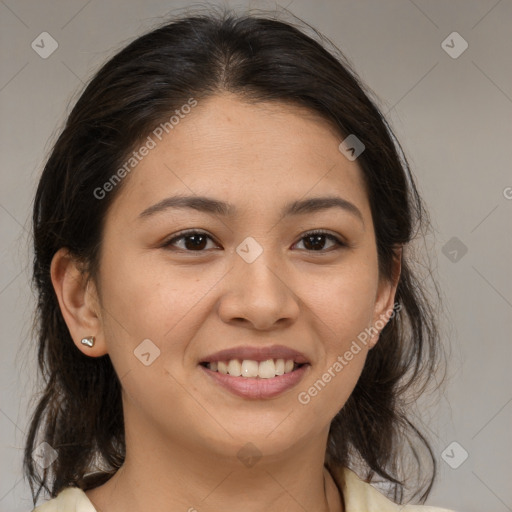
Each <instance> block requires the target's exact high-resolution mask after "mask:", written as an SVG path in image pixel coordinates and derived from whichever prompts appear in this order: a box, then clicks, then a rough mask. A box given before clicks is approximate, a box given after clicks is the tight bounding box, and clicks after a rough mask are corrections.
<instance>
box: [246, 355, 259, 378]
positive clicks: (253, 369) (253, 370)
mask: <svg viewBox="0 0 512 512" xmlns="http://www.w3.org/2000/svg"><path fill="white" fill-rule="evenodd" d="M258 369H259V363H258V361H251V360H249V359H244V360H243V361H242V377H257V376H258Z"/></svg>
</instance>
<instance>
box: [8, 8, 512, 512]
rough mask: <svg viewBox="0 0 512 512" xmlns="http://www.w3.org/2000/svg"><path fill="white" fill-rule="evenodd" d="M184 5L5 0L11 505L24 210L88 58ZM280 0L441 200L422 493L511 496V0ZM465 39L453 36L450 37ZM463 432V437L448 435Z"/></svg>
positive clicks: (29, 348)
mask: <svg viewBox="0 0 512 512" xmlns="http://www.w3.org/2000/svg"><path fill="white" fill-rule="evenodd" d="M184 5H188V4H187V3H185V2H175V1H163V0H152V1H147V2H142V1H136V0H130V1H125V2H114V1H113V0H110V1H106V2H100V1H98V0H90V1H84V0H71V1H66V2H64V1H56V0H48V1H44V2H41V1H36V0H22V1H14V0H3V1H0V16H1V21H0V34H1V36H0V37H1V44H0V53H1V64H2V66H1V69H2V71H1V77H0V103H1V108H2V116H1V126H0V130H1V137H0V140H1V153H0V154H1V155H2V163H1V167H0V175H1V185H2V186H1V188H0V239H1V252H0V263H1V265H0V326H1V327H0V329H1V331H0V332H1V338H0V340H1V341H0V343H1V349H2V358H1V362H0V386H1V400H0V433H1V445H0V510H1V511H14V512H16V511H28V510H30V509H31V502H30V499H29V497H30V494H29V491H28V485H27V484H26V482H25V481H24V480H23V478H22V475H21V450H22V446H23V442H24V436H25V433H26V430H27V415H28V412H27V411H28V408H29V407H30V405H31V404H30V402H29V400H30V397H31V396H32V394H33V392H34V391H37V386H36V379H35V349H34V345H33V341H32V340H33V337H32V334H31V330H30V329H31V322H32V311H33V304H34V302H33V301H34V299H33V296H32V294H31V288H30V283H29V280H30V264H31V255H30V238H29V231H30V224H29V221H30V213H31V203H32V198H33V194H34V191H35V186H36V183H37V178H38V175H39V173H40V171H41V168H42V164H43V161H44V158H45V156H46V155H47V153H48V151H49V150H50V147H51V143H52V142H53V141H54V140H55V136H56V134H57V133H58V131H59V129H60V127H61V125H62V123H63V121H64V119H65V115H66V113H67V112H69V104H70V101H74V100H76V98H77V97H78V94H79V92H80V90H81V88H82V84H83V83H84V82H86V81H87V80H88V78H89V77H90V76H91V73H92V72H93V71H94V70H95V69H97V67H98V66H99V65H100V64H102V63H103V62H104V61H105V60H106V59H107V58H108V57H109V56H111V55H112V54H113V53H114V52H115V51H116V50H118V49H120V48H121V47H122V46H123V45H124V44H125V43H127V42H128V41H130V40H132V39H133V38H134V37H135V36H137V35H139V34H141V33H143V32H145V31H147V30H148V29H150V28H151V27H153V26H154V24H155V23H158V22H160V21H161V17H162V16H165V15H166V14H168V13H169V12H171V11H172V10H174V9H175V8H177V7H183V6H184ZM225 5H229V6H242V7H244V8H247V7H252V8H257V9H273V8H274V7H275V6H276V4H275V3H274V2H250V3H247V2H246V3H243V2H239V3H236V4H235V3H234V2H233V3H231V2H228V3H226V4H225ZM277 5H282V6H287V7H288V8H289V9H290V10H291V11H292V12H293V13H294V14H296V15H297V16H299V17H300V18H302V19H304V20H305V21H306V22H308V23H310V24H312V25H313V26H315V27H317V28H318V29H319V30H320V31H321V32H322V33H324V34H325V35H326V36H327V37H329V38H330V39H331V40H332V41H333V42H334V43H335V44H336V45H337V46H339V47H340V48H341V50H342V51H343V52H344V53H345V54H346V56H347V57H348V58H349V59H350V61H351V62H352V63H353V65H354V67H355V69H356V71H357V72H358V73H359V74H360V75H361V77H362V78H363V80H364V81H365V82H366V83H367V84H368V85H369V86H370V87H371V88H372V90H373V91H374V92H375V95H376V98H377V100H378V102H379V104H380V106H381V108H382V109H383V111H384V113H388V118H389V120H390V122H391V124H392V127H393V128H394V130H395V133H396V134H397V136H398V139H399V140H400V141H401V143H402V145H403V147H404V150H405V152H406V155H407V156H408V158H409V160H410V163H411V166H412V168H413V172H414V174H415V176H416V178H417V181H418V184H419V188H420V192H421V193H422V194H423V196H424V198H425V200H426V203H427V205H428V207H429V209H430V212H431V216H432V221H433V224H434V227H435V236H434V237H430V238H429V240H428V246H429V248H430V250H431V251H432V262H433V263H432V264H433V266H434V267H435V268H436V273H437V279H438V280H439V283H440V286H441V288H442V290H443V294H444V306H443V308H444V309H443V310H444V312H445V316H444V317H442V318H441V321H442V326H443V339H444V342H445V344H446V346H447V347H448V348H449V350H450V354H451V355H450V368H449V371H450V375H449V379H448V380H447V382H446V385H445V390H444V392H443V394H442V396H441V397H440V399H438V400H437V401H436V402H433V403H430V402H426V403H427V404H428V407H425V406H423V407H421V409H423V413H422V415H423V417H424V418H425V421H427V422H428V423H427V424H428V426H429V429H430V430H429V435H430V438H431V440H432V443H433V446H434V449H435V452H436V455H437V457H438V458H439V468H440V478H439V480H438V483H437V485H436V487H435V488H434V492H433V493H432V495H431V497H430V498H429V500H428V503H429V504H433V505H443V506H445V507H450V508H453V509H455V510H457V511H465V512H466V511H467V512H476V511H482V510H485V511H486V512H505V511H507V510H508V511H511V510H512V486H511V485H510V482H511V481H512V479H511V477H512V471H511V462H510V461H511V460H512V450H511V436H510V431H511V413H512V404H511V401H512V386H511V376H510V363H511V361H512V357H511V356H512V346H511V343H510V332H511V330H512V315H511V313H512V309H511V308H512V273H511V272H510V269H509V265H510V262H511V261H512V254H511V253H512V247H511V241H510V240H511V229H510V214H511V212H512V188H510V187H512V173H511V172H510V161H511V157H512V151H511V145H512V123H511V119H512V65H511V55H512V37H511V27H512V2H511V1H510V0H501V1H497V0H482V1H474V0H473V1H467V0H457V1H442V0H430V1H427V0H414V1H412V0H386V1H382V0H380V1H378V0H373V1H372V0H363V1H361V0H360V1H357V2H356V1H347V0H343V1H339V0H338V1H321V2H314V3H313V2H308V1H306V0H295V1H292V2H290V1H289V0H287V1H286V2H283V3H282V4H280V3H278V4H277ZM44 31H46V32H49V33H50V34H51V36H52V37H53V38H54V39H55V40H56V41H57V42H58V48H57V50H56V51H55V52H54V53H53V54H52V55H51V56H49V57H48V58H46V59H43V58H41V57H40V56H39V55H38V54H37V53H36V52H35V51H34V50H33V49H32V47H31V43H32V41H34V40H35V39H36V38H37V37H38V36H39V34H41V33H42V32H44ZM454 31H456V32H458V33H459V34H460V35H461V36H462V38H464V40H465V41H467V43H468V45H469V46H468V48H467V50H466V51H464V52H463V53H462V54H461V55H460V56H458V57H457V58H452V57H451V56H450V55H448V53H447V52H446V51H445V50H444V49H443V47H442V44H441V43H442V42H443V41H444V40H445V39H446V38H447V36H448V35H449V34H451V33H452V32H454ZM452 39H453V38H452ZM460 43H461V41H457V40H456V39H454V40H453V42H452V41H451V39H448V41H447V43H446V44H448V45H450V46H453V48H452V50H451V51H452V52H453V51H460V49H461V48H462V46H461V44H460ZM453 237H456V238H455V239H453ZM447 244H448V245H447ZM464 247H465V248H467V252H466V253H465V254H464ZM507 262H509V263H508V264H507ZM453 441H456V442H457V443H458V444H457V445H452V446H451V447H449V445H450V443H452V442H453ZM447 447H449V449H448V450H447V451H445V452H444V453H445V458H446V459H447V461H449V462H450V464H451V465H452V466H457V465H458V464H460V462H461V461H462V458H463V456H464V451H463V450H465V451H466V452H467V453H468V454H469V456H468V458H467V460H465V461H464V462H463V463H462V464H460V465H459V467H458V468H457V469H453V468H452V467H450V465H449V464H448V463H447V462H445V461H444V460H443V458H442V457H441V454H442V453H443V451H444V450H445V449H446V448H447Z"/></svg>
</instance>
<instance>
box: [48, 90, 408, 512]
mask: <svg viewBox="0 0 512 512" xmlns="http://www.w3.org/2000/svg"><path fill="white" fill-rule="evenodd" d="M341 140H342V138H341V137H340V135H339V134H338V133H336V132H335V131H334V129H333V128H332V127H331V126H330V125H329V124H328V123H327V122H326V121H325V120H323V119H322V118H320V117H318V116H316V115H315V114H313V113H311V112H309V111H307V110H304V109H301V108H298V107H296V106H290V105H285V104H276V103H274V104H270V103H265V104H264V103H258V104H248V103H245V102H243V101H242V100H240V99H239V98H238V97H237V96H235V95H233V94H230V93H223V94H219V95H217V96H214V97H211V98H209V99H207V100H204V101H201V102H199V104H198V105H197V106H196V107H195V108H194V109H193V110H192V112H191V113H190V114H188V115H187V116H186V117H185V118H184V119H182V120H181V121H180V122H179V124H178V125H176V126H175V128H174V129H173V131H172V132H170V133H169V134H168V135H166V136H165V137H164V138H163V140H162V141H161V142H158V144H157V146H156V147H155V148H154V149H152V150H151V151H150V152H149V154H148V155H147V156H146V157H144V159H143V160H142V161H141V162H140V163H139V164H138V165H137V167H136V168H135V169H134V170H133V171H132V173H131V174H130V175H129V176H127V177H126V178H125V180H124V182H123V185H122V186H123V188H122V189H121V191H120V193H119V195H118V196H117V197H116V199H115V200H114V202H113V204H112V207H111V208H110V209H109V212H108V214H107V218H106V224H105V230H104V233H103V245H102V252H101V258H100V271H99V276H98V279H97V282H96V284H95V283H93V282H92V281H90V282H88V283H87V282H86V280H85V278H84V277H83V276H82V275H81V274H80V273H79V271H78V269H77V266H76V264H75V262H74V261H73V259H72V258H71V257H70V256H69V254H68V252H67V251H66V250H65V249H61V250H60V251H59V252H57V253H56V255H55V257H54V259H53V262H52V268H51V275H52V281H53V284H54V287H55V291H56V293H57V296H58V300H59V304H60V307H61V310H62V313H63V316H64V318H65V321H66V323H67V325H68V327H69V330H70V333H71V335H72V337H73V340H74V342H75V344H76V347H77V348H78V350H81V351H82V352H83V353H85V354H87V355H89V356H91V357H99V356H102V355H104V354H109V356H110V358H111V360H112V362H113V365H114V367H115V370H116V373H117V375H118V376H119V378H120V380H121V385H122V389H123V393H122V400H123V408H124V415H125V428H126V446H127V457H126V461H125V464H124V465H123V467H122V468H121V469H120V470H119V471H118V472H117V474H116V475H115V476H114V477H113V478H111V479H110V480H109V481H108V482H107V483H106V484H104V485H102V486H100V487H98V488H95V489H93V490H90V491H87V493H86V494H87V496H88V498H89V499H90V500H91V501H92V503H93V504H94V506H95V507H96V508H97V510H98V511H102V512H117V511H124V512H127V511H142V510H154V511H162V512H163V511H166V512H168V511H169V510H170V511H174V510H176V511H178V510H179V511H185V510H190V511H191V512H192V510H194V508H195V509H196V510H198V511H201V512H203V511H205V512H206V511H214V510H216V511H217V510H224V511H226V512H230V511H235V510H236V511H238V510H240V509H243V510H244V511H261V510H266V511H268V512H273V511H282V510H287V511H290V512H295V511H297V512H298V511H301V512H303V511H304V510H316V511H328V510H329V511H341V510H343V502H342V499H341V497H340V492H339V490H338V489H337V487H336V485H335V483H334V480H333V478H332V477H331V475H330V474H329V473H328V472H327V471H326V469H325V468H324V456H325V452H326V443H327V436H328V431H329V425H330V422H331V420H332V418H333V417H334V416H335V415H336V413H337V412H338V411H339V410H340V409H341V408H342V407H343V405H344V403H345V402H346V400H347V399H348V397H349V395H350V394H351V392H352V390H353V389H354V386H355V384H356V382H357V380H358V378H359V375H360V373H361V371H362V368H363V365H364V362H365V358H366V355H367V352H368V350H370V349H371V348H372V347H373V346H374V345H375V343H377V341H378V334H377V335H376V336H374V337H373V338H372V339H371V341H370V342H369V343H368V344H367V346H364V345H362V350H361V352H359V353H358V354H357V355H355V356H354V358H353V359H352V360H351V361H350V362H349V363H348V364H347V366H346V367H344V369H343V371H341V372H339V373H338V374H337V375H336V377H335V378H333V379H332V380H331V382H329V383H328V384H327V385H326V386H325V388H324V389H323V390H322V391H321V392H319V393H318V395H317V396H315V397H314V398H312V399H311V401H310V402H309V403H308V404H306V405H303V404H301V403H299V401H298V399H297V395H298V393H299V392H301V391H307V390H308V388H310V387H311V386H312V385H313V383H314V382H315V381H317V380H318V379H319V378H321V376H322V374H324V373H325V372H326V371H327V370H328V368H329V367H332V365H333V363H334V362H335V361H336V360H337V357H338V356H340V355H343V354H344V353H345V352H346V350H348V349H349V347H350V345H351V343H352V341H353V340H355V339H356V337H357V335H358V334H359V333H361V332H362V331H363V330H364V329H365V328H368V327H369V326H371V325H373V324H374V323H375V322H376V321H377V320H378V319H379V318H380V317H381V315H383V314H385V313H386V312H389V311H390V310H391V309H392V307H393V302H394V295H395V291H396V281H395V282H390V281H388V280H386V279H383V278H380V277H379V274H378V266H377V250H376V242H375V235H374V229H373V223H372V217H371V213H370V205H369V202H368V198H367V195H366V192H365V188H364V184H363V180H362V171H361V169H360V167H359V165H358V163H357V160H356V161H354V162H351V161H349V160H348V159H347V158H345V157H344V156H343V154H342V153H341V152H340V151H339V150H338V145H339V143H340V142H341ZM178 193H179V194H184V195H205V196H209V197H213V198H217V199H221V200H223V201H227V202H229V203H232V204H233V205H234V206H236V207H237V209H238V213H237V215H236V216H233V217H232V218H228V217H225V218H224V217H222V216H221V215H218V214H215V215H214V214H208V213H204V212H199V211H195V210H191V209H168V210H166V211H163V212H160V213H158V214H155V215H154V216H150V217H147V218H145V219H140V218H138V215H139V214H140V213H141V212H142V211H143V210H144V209H146V208H148V207H149V206H151V205H154V204H156V203H157V202H159V201H160V200H162V199H164V198H166V197H169V196H172V195H175V194H178ZM326 195H330V196H333V195H335V196H339V197H341V198H343V199H345V200H347V201H350V202H351V203H353V204H354V205H355V206H356V207H357V208H358V209H359V211H360V212H361V215H362V220H361V219H359V218H358V217H357V216H356V215H354V214H352V213H350V212H348V211H345V210H343V209H340V208H330V209H326V210H323V211H317V212H314V213H311V212H310V213H306V214H303V215H297V216H290V217H286V218H281V216H280V211H281V208H282V207H283V205H284V204H285V203H287V202H289V201H293V200H301V199H305V198H312V197H319V196H326ZM191 228H194V229H198V230H200V231H203V232H206V233H207V234H208V235H209V236H211V238H207V239H206V241H205V242H204V245H203V246H201V249H200V250H197V249H196V250H194V249H193V247H192V248H190V247H191V246H192V245H193V244H192V243H190V239H181V240H180V241H177V242H175V243H174V246H168V247H163V244H164V242H165V241H166V240H170V238H172V235H174V234H177V233H178V232H180V231H182V230H184V229H191ZM313 229H323V230H326V231H328V232H329V234H332V235H334V236H337V237H338V238H340V239H341V240H343V241H345V242H346V243H348V246H347V247H338V246H337V245H336V243H335V242H334V241H333V240H332V239H330V238H328V237H325V238H323V239H321V240H320V242H319V244H320V245H319V247H320V250H316V251H315V250H313V249H314V247H313V249H312V248H311V247H312V245H310V244H309V245H308V240H307V239H304V236H305V234H307V232H308V231H311V230H313ZM248 236H250V237H252V238H254V239H255V240H256V241H257V242H258V244H259V245H260V246H261V248H262V249H263V252H262V254H261V255H260V256H259V257H258V258H257V259H256V260H255V261H254V262H252V263H248V262H246V261H245V260H244V259H242V258H241V257H240V256H239V255H238V254H237V252H236V248H237V246H238V245H239V244H240V243H241V242H242V241H243V240H244V239H245V238H246V237H248ZM187 241H188V242H189V243H188V245H186V243H187ZM322 244H323V245H322ZM187 247H188V248H189V249H188V252H186V251H187ZM180 249H181V250H180ZM201 251H202V252H201ZM396 265H398V268H397V269H396V270H398V272H399V259H398V263H396ZM90 335H94V336H95V337H96V342H95V345H94V347H93V348H89V347H86V346H84V345H82V344H81V343H80V340H81V339H82V338H83V337H85V336H90ZM144 339H150V340H152V342H153V343H154V344H155V345H156V346H158V348H159V349H160V356H159V357H158V358H156V359H155V360H154V361H153V362H152V364H151V365H149V366H145V365H144V364H142V363H141V361H140V360H139V359H138V358H137V357H135V356H134V350H135V349H136V348H137V347H138V346H139V344H140V343H141V342H142V340H144ZM273 344H282V345H286V346H289V347H292V348H295V349H297V350H299V351H300V352H302V353H303V354H305V355H306V356H307V357H308V359H309V360H310V361H311V367H310V368H308V372H307V373H306V375H305V376H304V379H303V380H302V381H301V382H300V383H299V384H298V386H296V387H294V388H293V389H291V390H288V391H286V392H284V393H282V394H281V395H279V396H278V397H275V398H273V399H263V400H251V399H244V398H240V397H237V396H234V395H232V394H231V393H230V392H229V391H226V390H224V389H223V388H221V387H220V386H217V385H215V384H212V383H211V381H210V379H208V378H207V376H206V375H204V372H203V371H202V370H201V368H200V367H199V366H198V363H199V362H200V361H201V360H202V358H204V356H206V355H208V354H211V353H213V352H216V351H218V350H221V349H225V348H230V347H234V346H238V345H253V346H260V345H261V346H270V345H273ZM248 442H250V443H252V444H253V445H254V446H255V447H256V449H257V450H258V453H259V454H261V455H262V457H261V458H260V459H259V461H258V462H257V463H256V464H254V465H253V466H251V467H248V466H247V465H245V464H243V463H242V462H241V460H240V459H239V458H238V457H237V453H238V451H239V450H240V449H241V448H242V447H243V446H245V445H246V444H247V443H248Z"/></svg>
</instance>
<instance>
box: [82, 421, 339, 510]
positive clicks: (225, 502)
mask: <svg viewBox="0 0 512 512" xmlns="http://www.w3.org/2000/svg"><path fill="white" fill-rule="evenodd" d="M132 425H133V423H132ZM138 432H140V430H138ZM136 433H137V432H136V429H133V428H132V429H127V430H126V436H125V438H126V458H125V462H124V464H123V466H122V467H121V468H120V469H119V471H118V472H117V473H116V474H115V475H114V476H113V477H112V478H111V479H110V480H109V481H108V482H106V483H105V484H104V485H102V486H100V487H97V488H95V489H92V490H90V491H87V492H86V494H87V497H88V498H89V499H90V501H91V502H92V504H93V505H94V507H95V508H96V510H97V511H98V512H121V511H123V512H142V511H145V510H151V511H153V512H174V511H180V512H183V511H187V512H210V511H211V512H213V511H218V510H223V511H224V512H235V511H237V512H238V511H239V510H240V509H243V510H244V512H256V511H261V510H265V511H266V512H278V511H279V512H281V511H282V510H286V511H287V512H304V510H315V511H317V512H343V508H342V501H341V498H340V493H339V490H338V488H337V486H336V484H335V482H334V480H333V479H332V477H331V475H330V473H329V472H328V471H327V469H326V468H325V467H324V454H325V446H326V442H327V432H322V434H321V435H319V436H317V438H315V439H312V440H308V441H307V442H303V443H301V444H300V445H299V444H297V445H295V446H293V447H292V448H289V449H287V450H286V453H280V454H273V455H264V454H261V458H260V459H259V460H256V459H252V460H251V459H250V458H245V457H237V456H233V454H230V455H229V456H228V455H223V454H221V453H218V452H215V451H213V450H210V451H207V450H203V449H199V448H198V446H197V444H196V445H189V444H187V443H186V442H182V441H183V440H180V442H176V441H173V440H172V439H169V437H163V436H160V435H159V434H158V433H157V432H153V433H152V434H151V435H142V436H141V435H140V433H139V434H137V435H135V434H136ZM247 450H248V451H249V454H250V451H251V448H249V447H248V448H247ZM235 453H236V452H235ZM258 455H260V454H259V453H258Z"/></svg>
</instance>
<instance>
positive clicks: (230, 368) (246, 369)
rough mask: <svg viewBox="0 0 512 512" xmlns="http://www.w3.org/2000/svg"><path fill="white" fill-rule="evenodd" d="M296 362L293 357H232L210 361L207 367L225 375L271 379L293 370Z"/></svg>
mask: <svg viewBox="0 0 512 512" xmlns="http://www.w3.org/2000/svg"><path fill="white" fill-rule="evenodd" d="M294 366H295V363H294V361H293V359H286V360H285V359H275V360H274V359H267V360H266V361H261V362H258V361H253V360H251V359H244V360H243V361H242V362H240V360H239V359H230V360H229V361H215V362H212V363H208V364H207V367H208V368H209V369H210V370H211V371H214V372H215V371H217V372H219V373H223V374H224V375H228V374H229V375H232V376H233V377H247V378H255V377H259V378H260V379H271V378H273V377H276V376H278V375H283V374H285V373H290V372H292V371H293V368H294Z"/></svg>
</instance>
